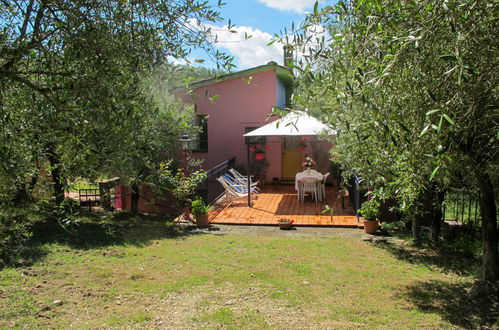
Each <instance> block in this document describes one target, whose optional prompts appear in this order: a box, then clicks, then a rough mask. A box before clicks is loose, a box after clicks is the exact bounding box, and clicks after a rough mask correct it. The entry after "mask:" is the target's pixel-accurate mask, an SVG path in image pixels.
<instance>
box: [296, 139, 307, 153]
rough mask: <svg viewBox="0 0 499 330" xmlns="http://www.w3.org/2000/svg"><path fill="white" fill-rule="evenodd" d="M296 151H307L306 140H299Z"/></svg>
mask: <svg viewBox="0 0 499 330" xmlns="http://www.w3.org/2000/svg"><path fill="white" fill-rule="evenodd" d="M296 149H297V150H298V151H301V152H304V151H305V150H306V149H307V138H301V139H300V144H299V145H298V147H297V148H296Z"/></svg>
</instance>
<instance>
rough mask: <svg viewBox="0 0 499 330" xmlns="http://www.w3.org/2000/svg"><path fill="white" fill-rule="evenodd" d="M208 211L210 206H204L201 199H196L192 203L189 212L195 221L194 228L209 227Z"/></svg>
mask: <svg viewBox="0 0 499 330" xmlns="http://www.w3.org/2000/svg"><path fill="white" fill-rule="evenodd" d="M210 210H211V206H210V205H206V204H205V203H204V202H203V201H202V200H201V199H196V200H195V201H193V202H192V204H191V212H192V214H193V215H194V217H195V219H196V226H198V227H209V225H210V223H209V220H208V212H210Z"/></svg>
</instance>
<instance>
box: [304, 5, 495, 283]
mask: <svg viewBox="0 0 499 330" xmlns="http://www.w3.org/2000/svg"><path fill="white" fill-rule="evenodd" d="M498 6H499V5H498V4H497V2H494V1H476V0H464V1H451V0H449V1H436V0H423V1H410V0H404V1H379V0H363V1H361V0H358V1H338V2H337V3H335V4H332V5H327V4H326V5H325V6H324V7H323V8H321V9H319V8H318V6H317V5H316V6H315V8H314V12H313V13H312V14H311V15H309V16H308V17H307V20H306V22H305V24H304V26H303V29H302V30H300V31H299V32H298V33H297V34H296V35H295V39H294V42H295V47H305V48H306V49H307V50H308V53H307V55H306V56H305V57H304V58H303V59H302V63H301V65H297V67H298V70H299V72H300V78H299V85H298V89H297V95H296V97H295V102H296V104H298V105H300V106H304V107H309V108H310V109H311V111H315V112H317V113H319V114H320V115H321V117H322V118H323V119H324V120H327V121H329V122H330V123H331V124H332V125H333V126H335V127H336V128H337V130H338V132H339V134H338V135H339V136H338V139H337V140H336V142H335V146H336V148H335V149H334V154H333V156H334V157H337V159H338V161H340V162H341V164H342V166H343V168H344V169H345V173H346V174H349V173H356V174H360V175H361V176H362V178H363V180H364V184H365V185H366V186H367V187H376V188H377V189H378V193H379V194H381V195H384V196H395V197H397V198H398V199H399V200H400V201H401V206H402V207H403V208H405V210H406V211H407V212H409V213H411V214H413V215H414V217H415V218H417V217H418V216H419V217H421V216H432V217H435V219H436V220H438V221H437V222H438V223H439V214H438V212H439V210H440V209H441V205H440V204H441V202H442V200H443V198H442V197H443V194H444V193H445V188H446V187H447V185H448V184H449V183H450V182H452V180H454V179H455V178H456V176H457V175H459V173H460V169H462V168H469V169H471V171H472V173H473V177H474V180H475V182H476V183H477V185H478V188H479V190H480V211H481V216H482V245H483V267H482V274H481V275H482V278H483V279H486V280H497V279H498V278H499V258H498V236H497V218H496V217H497V216H496V193H497V191H496V189H495V187H497V174H496V173H497V141H498V130H497V127H498V112H497V106H498V87H497V86H499V84H498V79H499V77H498V75H497V67H498V64H499V63H498V58H497V53H498V46H497V43H496V42H494V36H495V35H497V32H499V31H498V23H497V19H496V17H495V16H494V15H495V13H496V12H497V10H498V9H499V8H498ZM312 25H322V26H323V27H324V28H325V30H326V31H327V33H326V34H325V35H323V36H321V37H320V38H316V37H314V36H310V35H308V34H307V29H308V27H310V26H312ZM299 64H300V63H299ZM428 203H429V204H430V206H431V208H430V209H433V210H434V211H433V212H430V213H427V212H426V211H427V210H428V208H427V205H428Z"/></svg>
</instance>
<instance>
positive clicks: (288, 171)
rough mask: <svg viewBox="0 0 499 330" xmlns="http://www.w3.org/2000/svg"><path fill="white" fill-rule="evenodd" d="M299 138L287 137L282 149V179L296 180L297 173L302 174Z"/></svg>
mask: <svg viewBox="0 0 499 330" xmlns="http://www.w3.org/2000/svg"><path fill="white" fill-rule="evenodd" d="M299 145H300V137H299V136H285V137H284V140H283V148H282V157H281V160H282V162H281V163H282V167H281V169H282V171H281V177H282V179H292V180H294V179H295V176H296V173H298V172H301V170H302V166H301V161H302V152H301V151H299V150H298V146H299Z"/></svg>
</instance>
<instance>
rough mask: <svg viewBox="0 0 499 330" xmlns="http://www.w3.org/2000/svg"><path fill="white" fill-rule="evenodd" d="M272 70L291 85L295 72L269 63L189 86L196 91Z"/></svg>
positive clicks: (274, 63)
mask: <svg viewBox="0 0 499 330" xmlns="http://www.w3.org/2000/svg"><path fill="white" fill-rule="evenodd" d="M272 69H275V71H276V74H277V76H278V77H279V78H281V79H283V80H284V81H285V82H286V83H289V82H290V81H291V80H292V79H290V78H291V77H292V76H293V72H292V71H291V69H290V68H288V67H285V66H282V65H279V64H277V63H276V62H269V63H267V64H264V65H260V66H256V67H253V68H249V69H246V70H242V71H238V72H233V73H228V74H225V75H222V76H219V77H215V78H210V79H205V80H200V81H196V82H194V83H191V84H190V85H189V86H190V87H191V88H194V89H196V88H199V87H204V86H208V85H212V84H216V83H219V82H222V81H227V80H231V79H236V78H241V77H244V76H247V75H249V74H254V73H260V72H264V71H267V70H272Z"/></svg>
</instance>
